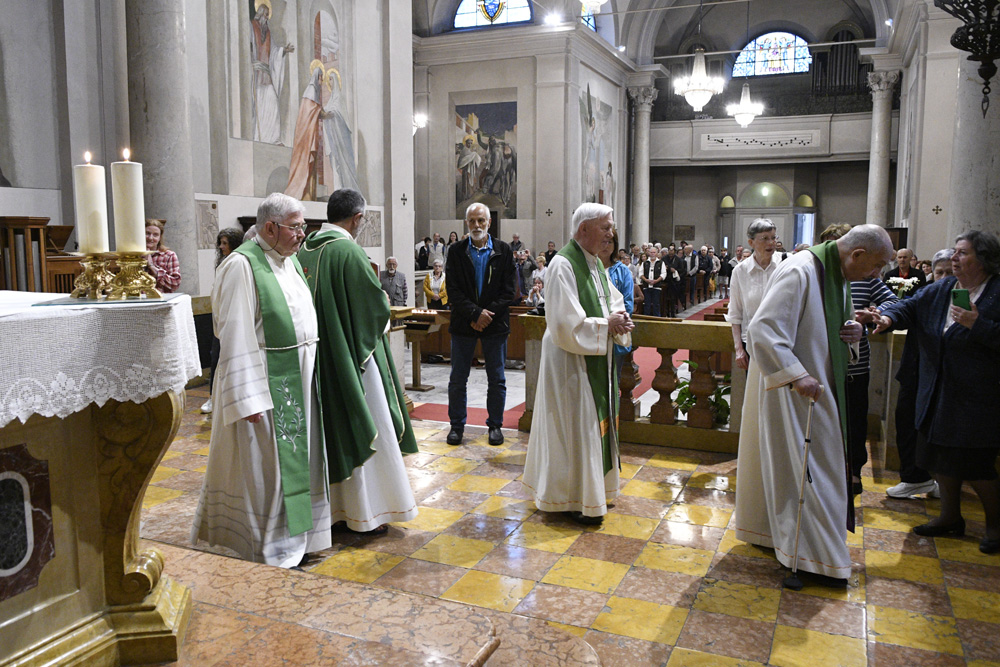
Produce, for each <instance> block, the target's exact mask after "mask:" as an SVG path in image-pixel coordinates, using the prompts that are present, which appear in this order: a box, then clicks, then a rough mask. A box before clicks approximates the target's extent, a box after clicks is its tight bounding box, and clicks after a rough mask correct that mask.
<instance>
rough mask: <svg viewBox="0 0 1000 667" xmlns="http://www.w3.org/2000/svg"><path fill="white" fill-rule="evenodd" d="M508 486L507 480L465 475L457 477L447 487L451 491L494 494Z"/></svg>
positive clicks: (508, 481)
mask: <svg viewBox="0 0 1000 667" xmlns="http://www.w3.org/2000/svg"><path fill="white" fill-rule="evenodd" d="M508 484H510V480H509V479H501V478H499V477H483V476H482V475H466V476H465V477H459V478H458V479H456V480H455V481H454V482H452V483H451V484H449V485H448V488H449V489H451V490H452V491H466V492H468V493H489V494H491V495H492V494H494V493H496V492H497V491H499V490H500V489H502V488H503V487H505V486H507V485H508Z"/></svg>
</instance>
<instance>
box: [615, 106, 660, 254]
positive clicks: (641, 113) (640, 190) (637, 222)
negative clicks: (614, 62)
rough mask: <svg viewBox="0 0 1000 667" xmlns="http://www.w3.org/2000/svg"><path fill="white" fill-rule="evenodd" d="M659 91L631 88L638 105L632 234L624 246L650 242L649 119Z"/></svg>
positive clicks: (633, 165) (633, 154)
mask: <svg viewBox="0 0 1000 667" xmlns="http://www.w3.org/2000/svg"><path fill="white" fill-rule="evenodd" d="M658 93H659V91H658V90H657V89H656V88H654V87H652V86H634V87H630V88H629V89H628V94H629V97H631V98H632V101H633V102H634V103H635V146H634V147H633V152H632V220H631V223H632V227H631V228H632V233H631V235H630V238H628V239H620V243H621V245H622V246H623V247H628V244H629V243H644V242H646V241H649V240H650V238H649V117H650V115H651V114H652V112H653V101H654V100H656V96H657V94H658Z"/></svg>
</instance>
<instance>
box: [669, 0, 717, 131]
mask: <svg viewBox="0 0 1000 667" xmlns="http://www.w3.org/2000/svg"><path fill="white" fill-rule="evenodd" d="M703 10H704V0H701V2H700V3H699V5H698V35H699V36H701V19H702V16H703ZM725 85H726V84H725V82H724V81H723V80H722V78H721V77H717V76H709V75H708V72H707V70H706V69H705V49H703V48H701V47H700V46H699V47H698V48H696V49H695V50H694V66H693V67H692V68H691V75H690V76H685V77H681V78H680V79H677V81H674V92H675V93H677V94H678V95H683V96H684V99H685V100H687V103H688V104H690V105H691V108H693V109H694V110H695V111H701V110H702V109H704V108H705V105H706V104H708V101H709V100H710V99H712V95H718V94H719V93H721V92H722V89H723V88H724V87H725Z"/></svg>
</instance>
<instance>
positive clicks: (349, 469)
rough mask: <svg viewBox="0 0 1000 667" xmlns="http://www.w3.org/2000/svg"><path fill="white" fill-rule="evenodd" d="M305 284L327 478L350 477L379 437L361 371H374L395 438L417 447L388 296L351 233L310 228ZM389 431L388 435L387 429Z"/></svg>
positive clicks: (303, 253)
mask: <svg viewBox="0 0 1000 667" xmlns="http://www.w3.org/2000/svg"><path fill="white" fill-rule="evenodd" d="M299 260H300V261H301V263H302V267H303V271H304V272H305V275H306V284H308V285H309V289H310V290H311V291H312V294H313V303H314V304H315V306H316V314H317V318H318V320H319V338H320V340H319V354H318V357H317V360H316V368H317V375H318V377H319V387H320V401H321V402H322V406H323V407H322V412H323V417H324V418H323V427H324V440H325V443H326V457H327V467H328V471H329V475H330V483H331V484H337V483H339V482H343V481H344V480H347V479H349V478H350V477H351V476H352V475H353V474H354V471H355V470H356V469H357V468H358V467H359V466H361V465H362V464H363V463H364V462H365V461H367V460H368V459H369V458H370V457H371V456H372V454H374V453H375V450H374V448H373V447H372V443H373V442H374V440H375V438H376V436H377V435H378V429H377V428H376V425H375V420H374V419H373V418H372V414H371V408H370V407H369V406H368V399H367V398H366V396H365V390H364V381H363V374H364V372H365V365H366V364H367V363H368V360H369V359H371V360H373V361H374V362H375V363H374V364H372V365H371V366H368V369H369V370H368V372H375V373H378V374H379V377H380V379H381V382H382V387H383V388H384V390H385V398H386V401H387V402H388V404H389V415H390V417H391V418H392V426H393V429H394V431H395V433H394V435H395V437H396V442H398V443H399V449H400V451H401V452H402V453H403V454H413V453H416V452H417V451H418V449H417V441H416V438H415V436H414V433H413V427H412V426H411V424H410V416H409V414H408V413H407V411H406V396H405V394H404V393H403V385H402V382H400V380H399V376H398V375H397V373H396V365H395V364H394V363H393V360H392V352H391V351H390V349H389V337H388V336H387V335H385V334H384V332H385V327H386V324H387V323H388V322H389V318H390V310H389V301H388V300H387V299H386V296H385V292H383V291H382V286H381V284H380V283H379V281H378V276H377V275H376V274H375V272H374V271H372V267H371V264H370V263H369V260H368V256H367V255H366V254H365V251H364V250H363V249H362V248H361V246H360V245H358V244H357V243H356V242H355V241H354V240H353V239H352V238H351V237H350V236H349V235H348V233H347V232H346V231H345V230H343V229H341V228H339V227H335V228H334V229H333V230H328V231H320V232H315V233H313V234H310V235H309V237H308V238H307V239H306V240H305V242H304V243H303V244H302V247H301V248H300V249H299ZM386 435H388V434H386Z"/></svg>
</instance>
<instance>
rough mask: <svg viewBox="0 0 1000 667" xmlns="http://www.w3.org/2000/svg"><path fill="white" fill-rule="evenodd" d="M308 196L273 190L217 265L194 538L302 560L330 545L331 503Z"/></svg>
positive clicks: (276, 561) (271, 557) (280, 560)
mask: <svg viewBox="0 0 1000 667" xmlns="http://www.w3.org/2000/svg"><path fill="white" fill-rule="evenodd" d="M302 214H303V207H302V204H301V202H299V201H298V200H296V199H293V198H292V197H288V196H286V195H283V194H280V193H275V194H272V195H270V196H268V197H267V198H265V199H264V201H262V202H261V204H260V206H259V208H258V209H257V223H256V225H255V229H256V231H257V236H256V238H254V239H252V240H250V241H246V242H245V243H243V245H241V246H240V247H239V248H237V249H236V250H234V251H233V252H232V253H231V254H230V255H229V256H228V257H227V258H226V259H225V260H224V261H223V262H222V264H220V265H219V269H218V272H217V273H216V278H215V285H214V286H213V288H212V321H213V324H214V327H215V335H216V336H217V337H218V338H219V345H220V354H219V365H218V368H217V370H216V375H215V387H214V391H213V393H214V395H215V411H214V412H213V415H212V439H211V445H210V448H209V454H208V468H207V470H206V471H205V481H204V484H203V486H202V490H201V497H200V499H199V502H198V510H197V512H196V514H195V520H194V528H193V531H192V540H197V539H202V540H206V541H207V542H209V543H210V544H213V545H221V546H224V547H228V548H230V549H232V550H233V551H235V552H237V553H238V554H240V555H241V556H242V557H243V558H246V559H247V560H252V561H256V562H258V563H267V564H268V565H278V566H280V567H295V566H296V565H298V564H299V563H300V562H301V561H302V560H303V558H304V557H305V555H306V553H307V552H313V551H320V550H322V549H326V548H327V547H329V546H330V543H331V539H330V526H331V521H330V501H329V490H328V488H327V481H326V480H327V470H326V455H325V452H324V449H323V434H322V429H321V426H320V410H319V402H318V399H317V395H316V382H315V380H314V368H315V363H316V352H317V342H318V335H319V332H318V327H317V322H316V311H315V310H314V309H313V305H312V299H311V295H310V294H309V288H308V287H307V286H306V283H305V278H304V276H303V275H302V268H301V267H300V266H299V264H298V260H296V259H295V251H296V250H298V248H299V245H300V244H301V243H302V239H303V238H304V237H305V232H304V230H305V221H304V220H303V217H302Z"/></svg>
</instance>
